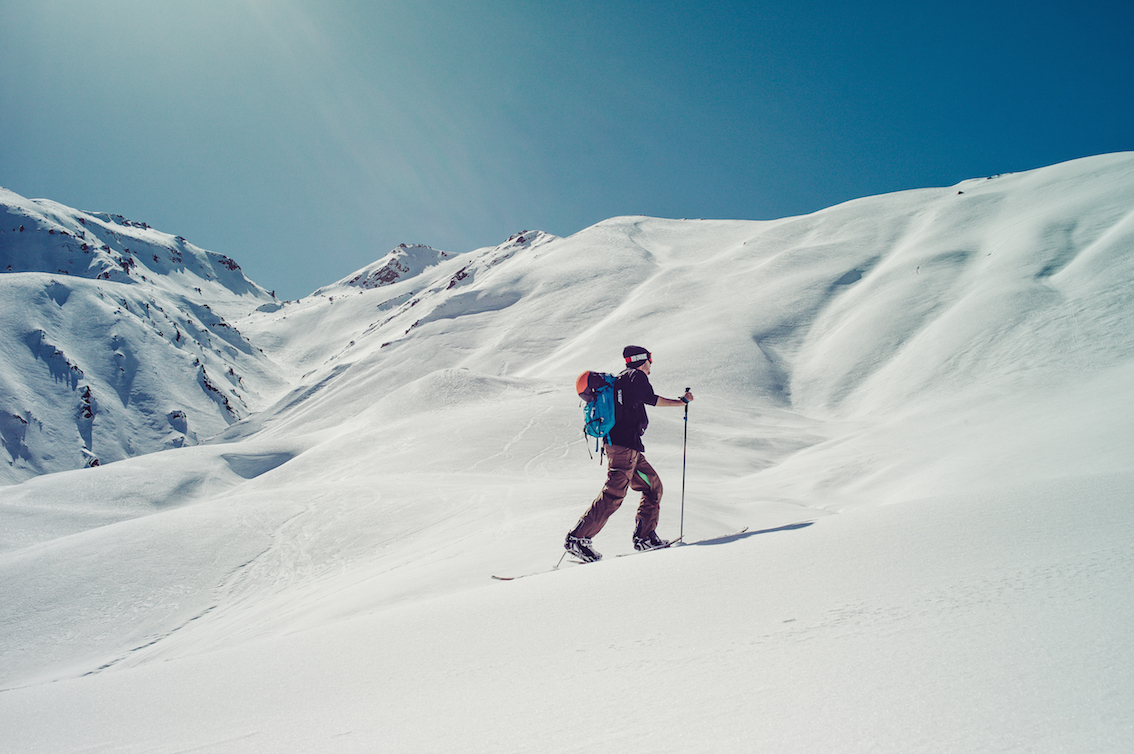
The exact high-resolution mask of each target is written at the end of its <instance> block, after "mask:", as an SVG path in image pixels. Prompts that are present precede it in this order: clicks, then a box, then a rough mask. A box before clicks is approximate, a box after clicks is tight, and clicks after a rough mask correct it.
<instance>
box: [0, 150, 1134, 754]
mask: <svg viewBox="0 0 1134 754" xmlns="http://www.w3.org/2000/svg"><path fill="white" fill-rule="evenodd" d="M63 214H66V213H65V212H64V213H63ZM1132 252H1134V154H1116V155H1104V156H1099V157H1094V158H1088V159H1084V160H1078V161H1074V162H1071V163H1066V164H1062V165H1056V166H1053V167H1050V168H1045V169H1042V170H1037V171H1032V172H1029V173H1021V174H1015V175H1005V176H998V177H995V178H991V179H976V180H971V181H966V182H963V183H961V184H959V185H957V186H953V187H948V188H939V189H924V190H918V191H908V192H902V193H897V194H891V195H886V196H879V197H871V198H866V199H861V200H857V201H854V202H850V203H847V204H843V205H839V206H837V207H832V208H830V209H827V210H824V211H822V212H817V213H815V214H813V215H808V216H805V217H794V218H786V219H783V220H778V221H772V222H746V221H676V220H661V219H654V218H644V217H624V218H614V219H611V220H608V221H606V222H603V223H599V224H598V225H596V226H594V227H592V228H588V229H586V230H583V231H581V232H579V233H577V234H575V235H573V236H571V237H569V238H555V237H552V236H548V235H546V234H538V233H537V234H521V235H520V236H517V237H514V238H513V239H510V240H509V241H508V242H505V243H504V244H501V245H500V246H497V247H492V248H487V249H479V250H476V251H472V252H466V253H462V254H452V255H451V254H446V253H443V252H436V251H435V250H429V249H427V248H426V247H412V248H409V247H407V248H405V249H400V250H395V251H394V252H392V253H391V255H389V256H387V257H386V258H384V260H379V261H378V262H376V263H375V265H371V266H370V267H368V268H365V269H364V270H361V271H359V272H358V273H357V274H356V275H352V276H348V278H346V279H344V280H343V281H340V282H339V283H336V284H334V285H332V286H327V287H325V288H322V289H320V290H319V291H317V292H316V293H315V294H313V295H312V296H309V297H307V298H305V299H303V300H301V301H299V302H293V303H288V304H285V305H282V306H279V307H278V308H277V307H276V306H274V305H270V306H264V305H263V304H265V303H270V297H269V298H268V299H264V300H263V301H261V300H259V298H258V297H257V296H256V295H253V294H250V293H248V292H241V291H235V290H232V289H226V290H229V293H224V292H223V291H221V290H220V289H219V288H212V289H206V288H205V287H204V286H201V287H202V294H201V295H202V296H203V297H204V298H202V299H201V301H202V302H204V301H208V300H209V297H210V296H213V297H216V298H217V300H222V301H224V302H225V305H226V306H227V307H228V308H226V309H225V313H224V315H223V316H224V317H225V320H226V321H227V322H230V324H231V325H232V327H233V328H234V329H235V330H236V331H238V332H239V333H240V337H241V339H242V340H243V342H246V343H247V344H248V345H249V346H250V347H251V349H252V352H248V353H245V356H244V357H237V356H233V355H232V354H229V355H228V357H226V358H232V359H239V358H245V357H248V358H247V363H249V364H255V365H257V366H256V367H255V369H252V368H251V367H250V368H249V370H248V373H249V374H253V373H255V374H256V375H259V376H257V377H255V378H254V379H255V380H256V382H255V385H256V389H255V395H256V399H255V400H249V401H246V403H247V410H246V412H245V413H244V414H242V415H241V416H238V417H236V418H235V419H234V420H233V421H232V422H231V423H228V422H225V424H224V426H221V427H219V428H218V429H217V432H218V434H214V435H213V436H211V437H199V438H198V440H199V444H197V445H195V446H192V447H182V448H177V449H170V450H165V451H162V452H157V453H149V454H147V455H142V456H139V457H133V458H123V460H119V461H117V462H116V463H112V464H104V465H102V466H99V467H97V468H92V469H81V470H76V471H64V472H60V473H50V474H43V475H40V476H37V477H36V478H32V479H29V480H28V481H25V482H23V483H21V484H18V485H13V486H8V487H3V488H0V516H2V521H3V525H2V526H0V532H2V535H0V627H2V630H0V656H3V657H4V662H3V664H2V665H0V689H3V691H0V730H2V731H3V734H0V749H2V750H5V751H31V750H50V751H59V750H79V749H92V748H102V749H109V750H120V751H142V750H146V751H183V750H186V749H191V748H205V747H208V748H210V749H212V750H217V751H233V752H245V751H248V752H251V751H263V752H269V751H281V750H293V751H294V750H300V751H336V752H338V751H375V750H389V751H470V752H476V751H484V752H513V751H514V752H530V751H576V750H578V749H579V748H594V749H599V750H607V751H621V752H639V751H640V752H647V751H649V752H653V751H657V750H658V749H661V750H665V751H737V752H741V751H743V752H747V751H777V752H814V751H840V752H841V751H849V752H856V751H863V752H865V751H886V752H910V751H930V752H936V751H940V752H951V751H986V750H1004V751H1126V750H1129V749H1131V748H1132V747H1134V714H1132V713H1131V710H1134V684H1131V682H1130V681H1131V672H1132V670H1134V656H1132V655H1134V650H1131V649H1130V646H1129V640H1128V634H1129V625H1130V624H1131V622H1132V619H1134V607H1132V606H1134V586H1132V585H1134V572H1132V571H1134V566H1132V564H1134V545H1132V544H1131V542H1132V541H1134V540H1132V537H1131V532H1132V526H1131V525H1132V523H1134V509H1132V503H1134V496H1132V493H1131V492H1130V490H1131V489H1134V468H1132V464H1134V429H1132V428H1134V421H1132V420H1134V358H1132V357H1134V339H1132V338H1131V336H1130V333H1131V332H1134V322H1132V321H1131V320H1132V319H1134V307H1132V305H1131V304H1132V302H1131V296H1132V291H1134V253H1132ZM391 265H394V266H391ZM397 265H401V266H402V267H405V269H404V270H402V269H401V267H398V266H397ZM394 269H396V270H397V271H398V274H397V275H393V274H390V275H389V276H388V277H389V278H390V279H389V280H385V279H383V275H384V274H385V273H383V272H382V271H383V270H387V271H390V270H394ZM6 277H7V278H9V279H8V280H7V281H6V282H5V285H6V288H5V289H4V290H5V291H7V293H5V297H6V298H5V300H10V301H11V302H12V303H11V304H9V309H8V310H7V311H20V308H21V306H22V307H23V308H26V309H27V310H28V311H30V312H32V314H27V315H26V316H27V318H28V322H27V324H25V325H23V326H24V327H25V329H26V328H28V327H30V326H31V325H32V324H34V323H32V322H31V319H32V318H33V317H39V318H40V320H39V321H43V322H51V323H53V324H52V326H53V327H56V329H48V327H46V326H44V325H39V328H40V329H41V330H43V332H44V333H45V334H47V335H48V336H50V337H45V339H43V340H42V341H35V340H34V339H32V340H31V341H28V340H27V338H26V336H25V337H24V340H22V341H21V340H20V339H19V338H17V339H16V340H14V341H11V342H10V343H5V351H4V353H5V354H7V356H6V357H5V358H6V359H7V361H6V362H5V365H4V366H5V369H4V371H3V374H2V376H3V379H4V383H3V385H4V386H6V389H9V390H10V391H12V392H13V393H16V392H18V391H17V389H16V388H13V387H11V386H12V385H13V384H16V378H15V377H14V376H13V373H14V372H15V371H16V370H18V369H22V368H24V366H25V365H26V364H28V363H32V361H35V363H36V364H39V365H40V366H38V367H37V368H39V369H40V370H41V374H40V376H39V378H38V381H37V380H35V379H31V378H28V379H27V381H26V382H24V383H20V384H21V385H22V387H20V388H19V390H22V391H23V392H22V393H19V394H20V395H26V396H33V397H34V396H35V395H36V394H37V391H42V390H44V386H45V385H46V386H54V387H52V389H54V390H56V391H57V393H53V394H57V395H61V396H65V397H67V396H71V395H72V394H74V393H75V391H76V388H75V387H72V386H71V384H70V383H69V382H68V380H67V379H66V373H65V372H64V370H63V367H61V366H59V365H55V366H51V364H49V363H47V362H50V360H51V359H52V358H54V356H53V355H52V354H53V352H52V351H50V347H51V346H54V347H55V348H56V349H57V350H59V351H60V352H63V353H66V354H68V358H70V359H71V361H72V363H74V362H75V361H76V358H77V357H72V356H70V354H71V352H72V351H71V349H72V347H71V346H69V345H67V343H66V342H65V340H64V339H65V338H67V337H69V335H68V333H70V332H71V331H72V329H73V328H74V327H76V325H75V324H74V323H75V322H77V321H78V320H77V318H73V319H68V317H73V316H74V315H72V314H71V313H70V308H71V307H73V306H77V305H78V304H79V303H82V304H83V305H84V306H86V307H88V308H89V307H90V306H91V303H89V302H93V301H95V300H102V301H105V300H106V297H111V298H112V299H113V298H114V297H117V299H116V300H117V301H118V304H117V305H118V306H119V307H121V306H122V301H129V302H131V303H133V301H134V300H133V299H130V298H129V297H128V296H125V295H124V294H122V293H121V292H120V291H121V289H120V288H111V287H110V283H112V282H115V281H109V282H107V281H104V282H102V283H98V281H97V279H96V280H95V281H94V282H95V283H97V284H99V285H104V286H106V287H104V288H101V289H97V290H94V289H92V290H90V291H88V290H87V289H84V288H81V287H80V285H78V284H76V282H75V281H74V280H73V279H70V278H65V277H62V276H59V275H53V274H49V273H45V272H43V271H40V272H35V273H31V272H29V273H14V274H13V275H11V276H6ZM163 279H164V278H163ZM365 281H376V282H375V284H373V285H371V284H368V283H365ZM88 282H89V281H88ZM206 282H208V281H206ZM378 283H381V284H378ZM118 284H119V285H126V284H128V283H126V282H125V281H119V282H118ZM193 287H196V286H191V288H193ZM206 291H207V292H206ZM100 293H101V295H102V296H103V297H104V298H103V299H98V295H99V294H100ZM194 293H195V292H194ZM177 295H182V294H181V293H178V294H177ZM185 295H186V296H187V295H188V294H185ZM234 297H235V298H234ZM179 300H183V301H184V300H186V299H179ZM21 302H23V303H22V304H21ZM29 303H30V305H29ZM242 303H244V304H246V305H244V306H243V309H239V308H238V306H237V305H238V304H242ZM230 304H231V306H229V305H230ZM52 307H54V308H52ZM132 308H133V307H132ZM151 308H152V307H151ZM212 308H213V309H215V310H216V309H217V307H215V306H214V307H212ZM238 311H240V312H242V313H238ZM37 312H38V313H37ZM47 313H50V316H49V315H48V314H47ZM120 320H121V322H123V323H124V322H126V321H127V317H126V316H125V313H124V311H123V314H122V315H120ZM21 321H23V320H21ZM69 323H70V324H69ZM28 332H34V328H33V329H32V330H28ZM110 332H111V331H109V330H108V331H107V334H106V335H103V336H99V335H98V334H97V333H93V332H92V333H88V334H87V336H86V337H88V338H94V339H95V342H96V343H103V342H105V343H106V345H105V346H103V350H104V351H105V350H107V349H108V348H109V345H111V344H110V343H109V341H99V340H97V338H98V337H107V338H109V337H111V335H110V334H109V333H110ZM132 332H133V331H131V330H129V329H127V328H125V326H124V325H121V324H120V325H119V326H118V329H116V330H114V331H113V333H114V334H116V336H117V337H118V338H119V340H118V341H117V346H116V350H113V349H111V350H113V352H114V353H118V352H121V353H123V354H126V353H127V352H129V353H131V354H135V358H136V359H137V361H138V363H137V366H136V367H135V368H134V374H137V375H141V374H143V373H144V372H145V370H146V368H147V367H146V366H145V363H146V359H150V358H162V356H161V354H164V353H173V352H172V351H168V352H167V351H163V352H160V353H159V354H157V355H156V356H154V355H151V354H149V352H148V351H147V350H146V349H145V348H143V347H142V346H141V345H140V343H141V342H142V340H141V339H142V336H140V335H139V336H137V338H136V339H135V336H134V335H132V334H131V333H132ZM202 332H203V331H202ZM6 337H8V336H6ZM146 342H149V341H146ZM198 342H203V341H200V340H198ZM60 343H63V344H64V345H63V346H62V347H61V346H59V345H58V344H60ZM627 343H638V344H641V345H645V346H646V347H648V348H650V349H651V351H653V353H654V356H655V360H654V365H653V373H652V381H653V383H654V385H655V387H656V388H657V390H658V392H659V393H660V394H661V395H665V396H671V397H672V396H676V395H677V394H679V393H680V391H681V389H682V388H683V387H685V386H686V385H688V386H691V387H692V388H693V391H694V393H695V394H696V396H697V399H696V401H695V402H694V403H693V404H692V405H691V407H690V412H689V423H688V425H687V427H686V425H685V424H684V423H683V422H682V420H681V419H682V414H681V412H680V411H679V410H676V409H669V410H666V409H655V410H653V411H652V412H651V426H650V430H649V432H648V434H647V436H646V446H647V452H648V455H649V457H650V459H651V461H652V462H653V464H654V466H655V467H656V468H658V470H659V472H660V473H661V475H662V477H663V479H664V480H665V483H666V496H665V500H664V502H663V512H662V520H661V524H660V526H659V531H660V533H661V534H662V535H663V536H674V535H676V534H677V533H678V531H679V530H682V529H683V531H684V534H685V539H686V542H687V543H688V544H687V545H685V546H681V547H676V548H672V549H669V550H665V551H662V552H657V553H649V554H640V555H634V556H633V557H625V558H620V557H616V556H618V555H624V554H629V553H630V552H631V547H630V542H629V535H630V530H631V527H632V520H633V509H634V504H633V503H632V502H628V503H627V505H625V506H624V507H623V509H622V510H620V511H619V512H618V513H617V514H616V515H615V516H614V517H613V518H612V519H611V521H610V523H609V524H608V526H607V528H606V529H605V530H604V531H603V532H602V534H600V535H599V536H598V537H597V538H596V540H595V545H596V547H597V548H598V549H599V550H600V551H602V552H603V553H604V554H605V555H606V558H605V559H604V561H603V562H601V563H599V564H597V565H588V566H580V565H575V564H572V563H569V562H568V563H567V564H565V565H564V566H563V567H562V568H561V569H559V570H558V571H553V570H552V569H553V567H554V566H555V564H556V561H557V560H558V559H559V556H560V553H561V552H562V550H561V547H562V540H563V536H564V534H565V533H566V531H567V530H568V529H569V528H570V527H571V526H572V525H573V524H574V521H575V520H576V519H577V517H578V516H579V515H580V514H581V513H582V512H583V510H584V508H585V507H586V505H587V504H588V502H589V501H590V499H591V498H592V497H593V496H594V494H595V492H596V491H597V490H598V488H599V486H600V485H601V483H602V479H603V469H602V468H601V466H599V465H598V463H596V462H595V461H592V460H591V459H589V458H588V454H587V451H586V443H585V441H584V439H583V438H582V436H581V431H580V415H579V414H580V412H579V407H578V400H577V398H576V397H575V396H574V394H573V390H572V385H573V383H574V378H575V376H576V375H577V374H578V373H579V372H580V371H582V370H583V369H606V370H615V369H617V368H618V361H619V359H618V354H619V353H620V351H621V348H622V346H623V345H625V344H627ZM44 344H47V345H44ZM229 345H231V346H232V347H233V348H235V349H236V350H238V351H239V350H240V349H239V347H238V346H237V345H236V344H235V343H234V342H229ZM164 347H165V346H163V348H164ZM9 349H11V350H9ZM21 349H22V350H21ZM261 349H262V350H261ZM96 350H97V349H94V350H92V351H91V353H92V354H93V353H94V352H95V351H96ZM220 350H221V352H222V354H223V353H225V349H224V348H221V349H220ZM17 352H18V353H24V352H31V353H32V355H31V356H27V355H26V354H25V355H23V356H22V357H21V358H23V359H25V361H24V362H19V363H17V362H16V361H15V357H13V356H12V355H11V354H13V353H17ZM74 352H75V353H79V351H78V350H75V351H74ZM242 353H244V352H242ZM44 354H47V356H45V355H44ZM139 354H140V355H139ZM256 354H260V356H257V355H256ZM261 356H262V357H263V358H262V360H261ZM83 358H84V359H85V358H87V357H86V356H84V357H83ZM91 358H94V357H93V355H92V356H91ZM218 358H220V357H218ZM29 359H30V360H32V361H28V360H29ZM242 363H243V362H242ZM82 368H83V370H84V374H90V373H94V372H97V373H99V374H102V373H103V372H101V371H99V370H96V369H93V368H92V369H88V367H86V366H85V365H84V366H83V367H82ZM180 368H184V367H180ZM52 369H55V370H56V371H58V372H59V374H60V375H61V377H62V378H56V377H55V376H54V372H52V371H51V370H52ZM171 379H172V378H171ZM252 379H253V378H250V377H246V378H245V379H244V381H245V383H246V384H247V383H249V382H250V381H251V380H252ZM164 389H165V388H164V387H160V386H159V387H154V388H151V390H150V392H151V393H152V396H151V399H152V400H155V401H156V400H158V399H162V398H163V397H164V395H165V394H164V393H163V392H162V390H164ZM103 390H105V391H106V392H105V393H102V392H101V391H99V390H96V391H95V393H96V395H97V394H105V395H106V396H108V397H106V398H104V399H103V400H105V401H107V402H110V401H113V400H114V396H115V395H117V396H119V397H120V398H121V402H122V403H123V404H125V403H131V404H134V403H136V401H137V400H138V398H137V393H135V392H134V391H133V389H132V388H121V389H119V390H115V389H114V388H113V386H111V385H110V384H109V383H108V384H107V387H105V388H103ZM248 392H249V394H251V393H252V392H253V391H252V390H249V391H248ZM127 399H129V400H127ZM28 400H31V398H30V397H29V398H28ZM4 413H5V414H10V413H12V412H9V411H7V410H6V409H5V411H4ZM9 423H10V422H9ZM45 426H46V423H45ZM94 426H95V428H97V420H96V423H95V425H94ZM686 429H688V445H687V451H688V456H687V474H686V480H685V487H684V490H683V489H682V482H681V479H682V458H683V441H684V437H685V430H686ZM17 431H18V429H17ZM94 436H97V435H94ZM126 436H129V435H128V434H127V435H126ZM6 437H7V436H6ZM73 439H74V438H70V439H67V438H63V439H60V440H59V442H60V443H65V442H73ZM6 447H7V446H6ZM53 447H54V446H53ZM59 447H63V445H60V446H59ZM683 491H684V511H683V512H682V507H681V503H680V501H681V499H682V493H683ZM742 527H748V530H747V531H746V532H745V533H744V534H742V535H739V536H728V535H730V534H732V533H734V532H736V531H738V530H739V529H741V528H742ZM535 572H541V573H539V574H538V575H535V576H532V577H531V578H524V579H519V580H516V581H510V582H495V581H492V580H491V579H490V578H489V577H490V576H491V575H492V574H504V575H515V574H527V573H535ZM542 572H546V573H542Z"/></svg>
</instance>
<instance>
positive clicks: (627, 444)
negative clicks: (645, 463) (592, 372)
mask: <svg viewBox="0 0 1134 754" xmlns="http://www.w3.org/2000/svg"><path fill="white" fill-rule="evenodd" d="M647 405H649V406H656V405H658V397H657V395H655V394H654V388H653V386H652V385H650V377H649V375H647V374H646V373H645V372H643V371H642V370H641V369H627V370H626V371H624V372H623V373H622V374H620V375H618V377H617V378H616V379H615V381H614V429H612V430H610V435H609V439H610V444H611V445H621V446H622V447H624V448H633V449H634V450H637V451H639V452H643V451H645V449H646V448H645V447H644V446H643V445H642V435H643V434H645V432H646V427H648V426H649V424H650V419H649V417H648V416H646V406H647Z"/></svg>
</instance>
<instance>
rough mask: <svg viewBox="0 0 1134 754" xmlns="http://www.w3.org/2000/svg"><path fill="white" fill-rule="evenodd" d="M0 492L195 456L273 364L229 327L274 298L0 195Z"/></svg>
mask: <svg viewBox="0 0 1134 754" xmlns="http://www.w3.org/2000/svg"><path fill="white" fill-rule="evenodd" d="M0 269H2V270H4V271H5V272H7V273H10V274H0V316H2V318H3V322H4V325H5V326H4V328H3V330H2V331H0V343H2V351H0V352H2V353H3V357H2V360H0V442H2V451H0V459H2V462H0V482H4V483H11V482H14V481H20V480H23V479H27V478H29V477H31V476H34V475H37V474H43V473H51V472H57V471H64V470H67V469H74V468H81V467H83V466H92V465H98V464H99V463H106V462H109V461H117V460H121V459H123V458H128V457H130V456H134V455H138V454H142V453H149V452H153V451H156V450H162V449H165V448H174V447H182V446H185V445H194V444H196V443H197V442H199V441H200V440H201V439H203V438H208V437H212V436H214V435H216V434H218V433H219V432H220V431H221V430H222V429H224V428H225V427H227V426H228V425H229V424H232V423H233V422H235V421H238V420H240V419H241V418H244V417H246V416H248V415H249V414H251V413H253V412H255V411H256V410H257V409H258V408H260V407H261V406H260V401H261V400H262V397H261V396H262V394H263V393H269V394H270V393H271V392H272V391H273V390H274V389H276V388H278V387H279V386H280V385H281V384H282V383H280V381H279V379H278V377H277V374H276V373H277V371H278V369H277V367H276V366H275V365H274V363H273V362H272V360H271V359H270V358H269V357H267V356H265V355H264V354H263V353H262V352H261V351H260V350H259V348H257V347H256V346H254V345H253V344H252V343H250V342H249V341H248V340H247V339H246V338H245V337H244V336H243V335H242V334H241V333H240V331H239V329H237V328H236V326H235V325H234V323H233V321H232V320H233V318H234V317H236V316H241V315H243V314H246V313H247V312H249V311H251V310H253V309H256V308H258V307H262V306H263V307H266V308H273V307H274V306H276V303H275V301H274V297H273V296H272V295H271V294H269V293H268V292H267V291H265V290H264V289H262V288H261V287H260V286H258V285H256V284H255V283H253V282H251V281H250V280H248V279H247V278H246V277H245V276H244V274H243V273H242V272H241V270H240V267H239V266H238V265H237V264H236V262H234V261H233V260H232V259H229V258H228V257H225V256H223V255H220V254H215V253H212V252H207V251H204V250H202V249H199V248H197V247H196V246H194V245H192V244H190V243H188V242H187V241H186V240H185V239H184V238H181V237H174V236H171V235H168V234H165V233H161V232H159V231H157V230H155V229H153V228H150V227H149V226H148V225H146V224H145V223H139V222H132V221H129V220H126V219H125V218H122V217H120V216H117V215H113V216H112V215H106V214H94V213H87V212H79V211H77V210H73V209H69V208H67V207H63V206H62V205H59V204H56V203H54V202H50V201H45V200H36V201H30V200H27V199H24V198H23V197H20V196H18V195H16V194H14V193H12V192H11V191H7V190H4V189H0Z"/></svg>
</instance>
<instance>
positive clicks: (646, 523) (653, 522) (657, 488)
mask: <svg viewBox="0 0 1134 754" xmlns="http://www.w3.org/2000/svg"><path fill="white" fill-rule="evenodd" d="M637 461H638V462H637V463H636V464H635V466H634V473H633V475H632V476H631V478H630V488H631V489H634V490H637V491H638V492H641V493H642V501H641V502H640V503H639V504H638V515H637V517H635V519H634V534H635V536H645V535H647V534H649V533H650V532H652V531H654V529H656V528H657V526H658V516H659V515H660V514H661V498H662V482H661V477H659V476H658V472H657V471H655V470H654V467H653V466H651V465H650V462H649V461H647V460H646V456H644V455H643V454H641V453H639V454H638V459H637Z"/></svg>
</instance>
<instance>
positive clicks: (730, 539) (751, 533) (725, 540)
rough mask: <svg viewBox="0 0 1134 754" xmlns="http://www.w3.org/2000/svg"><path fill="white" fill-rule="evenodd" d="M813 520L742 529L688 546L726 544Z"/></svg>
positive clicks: (811, 522) (788, 529)
mask: <svg viewBox="0 0 1134 754" xmlns="http://www.w3.org/2000/svg"><path fill="white" fill-rule="evenodd" d="M814 523H815V522H814V521H800V522H799V523H795V524H787V525H786V526H777V527H776V528H774V529H761V530H760V531H743V532H740V533H739V534H729V535H728V536H726V537H717V538H715V539H703V540H701V541H699V542H690V543H689V546H690V547H704V546H706V545H727V544H729V543H730V542H739V541H740V540H742V539H748V538H749V537H755V536H757V535H760V534H772V533H774V532H777V531H795V530H796V529H806V528H807V527H808V526H811V525H812V524H814Z"/></svg>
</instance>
